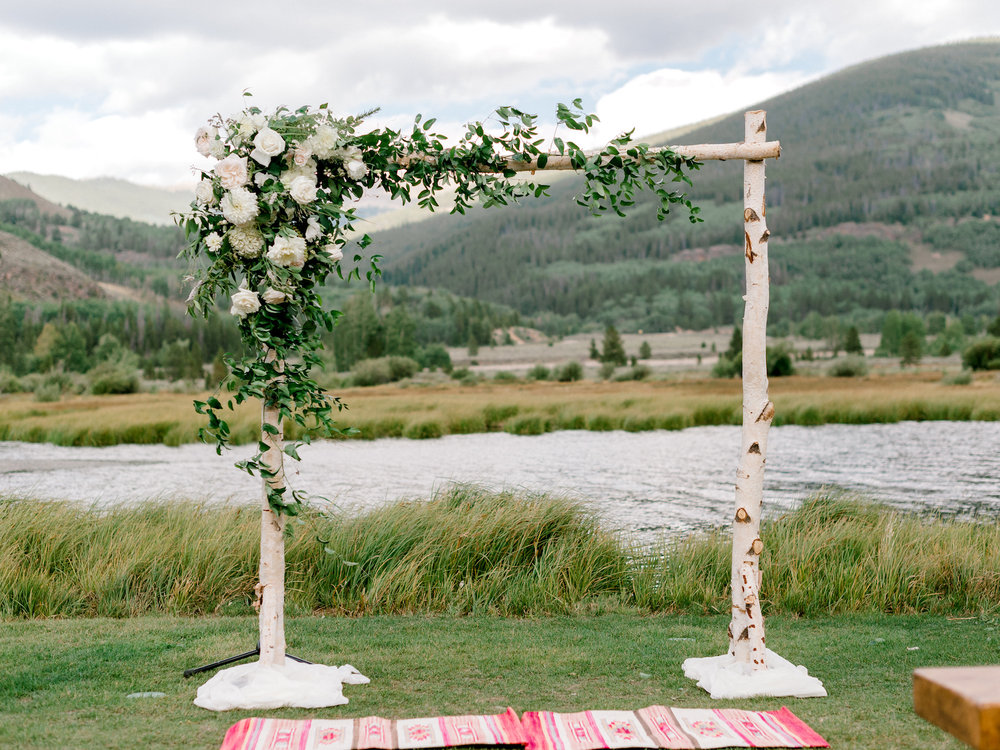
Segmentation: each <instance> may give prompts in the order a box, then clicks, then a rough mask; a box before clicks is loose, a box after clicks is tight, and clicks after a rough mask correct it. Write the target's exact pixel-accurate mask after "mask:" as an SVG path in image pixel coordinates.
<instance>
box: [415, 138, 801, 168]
mask: <svg viewBox="0 0 1000 750" xmlns="http://www.w3.org/2000/svg"><path fill="white" fill-rule="evenodd" d="M625 150H627V147H626V149H625ZM660 151H673V152H674V153H675V154H678V155H679V156H685V157H689V158H693V159H695V160H696V161H728V160H731V159H740V160H743V161H763V160H764V159H777V158H778V157H779V156H781V141H765V142H763V143H702V144H698V145H694V146H658V147H655V148H651V149H649V150H648V151H647V152H646V153H647V154H649V155H653V154H657V153H659V152H660ZM585 153H586V156H587V158H588V159H589V158H591V157H593V156H596V155H597V154H599V153H600V152H599V151H587V152H585ZM623 155H624V154H623ZM626 158H627V156H626ZM419 160H421V159H417V158H403V159H400V161H399V165H400V166H401V167H407V166H409V165H410V164H411V163H412V162H414V161H419ZM504 166H505V167H506V168H507V169H510V170H511V171H514V172H535V171H538V170H544V171H548V170H551V169H560V170H576V169H577V167H575V166H574V165H573V162H572V161H571V160H570V158H569V157H568V156H560V155H559V154H556V155H550V156H548V159H547V161H546V163H545V166H544V167H539V166H538V161H537V160H535V159H533V160H531V161H519V160H516V159H508V160H507V161H506V162H505V164H504Z"/></svg>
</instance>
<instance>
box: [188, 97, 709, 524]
mask: <svg viewBox="0 0 1000 750" xmlns="http://www.w3.org/2000/svg"><path fill="white" fill-rule="evenodd" d="M371 114H373V112H368V113H365V114H364V115H362V116H358V117H346V118H336V117H334V116H333V115H332V114H331V113H330V112H329V109H328V107H327V105H325V104H324V105H321V106H320V107H318V108H310V107H300V108H299V109H296V110H289V109H288V108H285V107H279V108H278V109H276V110H275V111H273V112H272V113H270V114H266V115H265V114H264V113H263V112H262V111H261V110H260V109H259V108H257V107H253V106H251V107H249V108H247V109H246V110H244V111H243V112H242V113H241V114H240V115H239V116H237V117H232V118H228V119H223V118H222V117H221V116H216V117H214V118H212V120H211V121H210V122H209V124H208V125H207V126H206V127H203V128H201V129H199V131H198V133H197V134H196V136H195V144H196V147H197V149H198V151H199V152H200V153H201V154H203V155H204V156H209V157H214V158H215V159H216V163H215V165H214V166H213V167H212V168H211V169H210V170H202V171H201V181H200V182H199V183H198V186H197V188H196V192H195V196H196V197H195V200H194V201H193V202H192V204H191V210H190V211H189V212H187V213H183V214H179V215H178V217H177V218H178V222H179V223H180V224H181V226H182V227H183V228H184V231H185V234H186V237H187V239H188V243H189V244H188V246H187V248H186V249H185V250H184V252H183V253H182V254H183V255H184V256H186V257H187V258H188V259H189V260H190V262H191V264H192V268H193V270H192V276H191V279H192V281H194V282H195V285H194V288H193V289H192V291H191V295H190V296H189V298H188V304H189V312H190V313H191V314H192V315H203V316H208V315H210V314H211V313H212V312H213V310H214V309H215V308H216V304H217V300H219V299H225V298H226V297H228V298H229V299H230V300H231V308H230V313H231V314H232V315H234V316H236V317H237V319H238V324H239V331H240V335H241V337H242V341H243V344H244V350H245V351H246V352H247V354H246V355H245V356H243V357H234V356H229V357H227V358H226V364H227V366H228V368H229V373H230V377H229V378H228V382H229V383H230V384H231V386H230V391H229V395H228V396H222V398H220V395H221V389H220V391H219V392H217V393H216V395H213V396H211V397H210V398H208V399H206V400H205V401H196V402H195V409H196V410H197V411H198V413H200V414H204V415H205V416H206V417H207V424H206V425H205V426H204V427H202V428H201V429H200V430H199V436H200V438H201V439H202V440H203V441H205V442H214V444H215V446H216V450H217V451H218V452H219V453H221V452H222V449H223V448H226V447H228V446H229V439H230V428H229V424H228V422H227V421H226V419H225V418H224V413H225V412H226V411H227V410H232V409H234V408H235V406H236V405H238V404H241V403H243V402H245V401H247V400H250V399H259V400H260V401H261V402H262V403H264V404H266V405H268V406H272V407H275V408H277V410H278V413H279V415H280V417H281V419H282V420H291V421H294V422H295V423H297V424H298V425H299V426H300V427H301V428H302V430H301V433H302V439H301V440H299V441H294V442H289V443H287V444H286V445H284V452H285V453H286V454H287V455H288V456H289V457H290V458H292V459H295V460H298V459H299V455H298V448H299V447H300V446H301V445H302V444H303V443H307V442H309V440H310V438H311V437H313V436H333V435H337V434H345V433H348V432H349V430H342V429H341V428H339V427H338V426H337V425H336V423H335V421H334V413H335V411H339V410H340V409H342V408H343V404H342V402H341V401H340V399H339V398H338V397H336V396H331V395H329V394H327V393H326V392H325V391H324V390H323V389H322V388H320V386H319V385H318V384H317V382H316V381H315V380H314V379H313V378H312V377H311V374H310V373H311V371H312V368H313V367H316V366H317V365H319V364H320V357H319V351H320V349H321V347H322V339H321V336H322V334H323V332H325V331H330V330H332V329H333V328H334V326H335V325H336V322H337V318H338V317H339V316H340V314H341V313H340V312H339V311H337V310H333V309H329V308H327V307H326V306H325V305H324V302H323V296H322V291H323V287H324V284H326V283H327V281H328V279H329V278H330V277H331V275H335V276H336V277H338V278H340V279H348V280H349V279H356V280H360V279H361V278H362V276H364V278H365V280H366V281H367V282H368V283H369V284H370V285H372V286H373V287H374V285H375V281H376V279H377V278H378V276H379V260H380V257H379V256H378V255H372V256H371V257H370V258H369V259H368V260H367V261H366V260H365V257H364V252H363V251H364V250H365V248H367V247H368V246H369V245H370V244H371V238H370V237H369V236H368V235H367V234H360V235H359V233H358V232H356V230H355V221H356V220H357V218H358V216H357V209H356V208H355V207H354V206H353V203H354V202H355V201H356V200H357V199H359V198H360V197H361V196H362V195H363V194H364V192H365V191H366V190H372V189H380V190H382V191H384V193H385V194H387V195H389V196H390V197H391V198H392V199H394V200H396V201H399V202H400V203H402V204H405V203H408V202H410V201H412V200H415V201H416V203H417V204H418V205H419V206H420V207H421V208H425V209H427V210H429V211H434V210H435V209H437V208H439V207H440V206H439V202H438V196H439V194H440V193H441V191H442V190H444V189H446V188H449V189H452V190H453V201H454V203H453V205H452V207H451V212H452V213H465V212H466V211H467V210H468V209H470V208H472V207H473V206H474V205H476V204H479V205H481V206H482V207H484V208H490V207H492V206H503V205H508V204H511V203H515V202H517V201H518V200H520V199H522V198H526V197H529V196H533V197H539V196H542V195H547V194H548V186H547V185H544V184H541V183H537V182H535V181H534V179H533V178H530V179H527V180H522V179H515V178H516V177H517V174H518V173H519V172H521V171H532V172H533V171H534V169H545V168H546V165H547V164H548V162H549V160H550V159H552V158H555V157H557V156H558V157H560V158H568V160H569V162H570V166H571V167H572V168H573V169H575V170H577V171H580V172H582V173H583V176H584V187H583V190H582V191H581V193H580V195H579V196H578V197H577V202H578V203H579V204H580V205H582V206H585V207H586V208H588V209H589V210H590V211H592V212H593V213H604V212H609V211H610V212H614V213H616V214H618V215H619V216H624V215H625V213H626V211H627V209H629V208H630V207H632V206H633V205H634V203H635V196H636V194H637V193H638V192H639V191H641V190H649V191H651V192H652V193H653V194H654V195H655V196H656V197H657V199H658V201H659V204H658V208H657V216H658V218H660V219H663V218H664V217H665V216H666V215H667V213H668V212H669V211H670V209H671V207H672V206H675V205H681V206H683V207H684V208H686V209H687V212H688V214H687V215H688V218H689V219H690V221H692V222H697V221H700V218H699V217H698V208H697V207H696V206H694V205H692V203H691V201H690V200H689V199H688V198H687V197H686V195H685V194H684V192H683V190H678V189H677V186H678V184H679V185H681V186H683V185H685V184H688V185H689V184H690V178H689V176H688V172H690V171H691V170H694V169H697V168H698V167H699V166H700V165H699V164H698V163H697V162H696V161H695V160H694V159H692V158H688V157H682V156H679V155H677V154H675V153H673V152H671V151H669V150H659V149H657V150H655V151H654V150H651V149H650V147H649V146H648V145H646V144H643V143H635V142H633V140H632V134H631V132H630V133H626V134H623V135H621V136H620V137H618V138H616V139H614V140H613V141H611V143H609V144H608V145H607V146H606V147H605V148H604V149H602V150H601V151H599V152H596V153H587V152H585V151H584V150H583V149H582V148H581V147H580V146H578V145H577V144H576V143H574V142H573V141H570V140H564V139H562V138H559V137H553V139H552V141H551V146H550V147H546V148H544V149H543V146H545V145H546V141H545V139H543V138H540V137H539V135H538V129H537V117H536V116H535V115H532V114H528V113H525V112H522V111H520V110H518V109H515V108H513V107H500V108H498V109H497V110H496V111H495V112H494V113H493V115H492V117H491V119H490V121H489V122H488V123H487V124H484V123H481V122H474V123H470V124H469V125H467V128H466V132H465V134H464V135H463V136H462V137H461V138H460V139H458V141H457V142H455V143H454V144H452V145H449V144H448V139H447V138H446V136H444V135H442V134H440V133H436V132H434V124H435V120H434V119H427V120H424V119H423V118H422V117H421V116H419V115H418V116H417V117H416V119H415V122H414V124H413V128H412V130H411V131H410V132H408V133H405V134H404V133H403V132H402V131H397V130H393V129H391V128H373V129H365V128H363V125H364V119H365V117H367V116H369V115H371ZM556 118H557V120H558V123H559V125H560V126H562V127H565V128H566V129H568V130H570V131H576V132H584V133H586V132H588V131H589V129H590V128H591V127H592V126H593V123H594V122H595V121H596V119H597V118H596V116H594V115H592V114H586V113H584V112H583V110H582V108H581V102H580V100H576V101H575V102H573V104H572V105H571V106H567V105H563V104H560V105H559V106H558V108H557V111H556ZM345 252H348V253H350V255H351V256H352V257H353V261H354V263H353V265H352V266H350V267H349V268H348V267H347V264H346V263H345V262H344V256H345ZM362 269H364V271H362ZM223 398H224V399H225V402H223V400H222V399H223ZM263 430H264V431H265V432H270V433H271V434H273V435H277V434H279V431H278V428H276V427H275V426H273V425H268V424H265V425H263ZM268 448H269V446H268V445H267V444H266V443H264V442H263V441H261V442H259V444H258V451H257V452H256V454H255V455H253V456H252V457H251V458H249V459H247V460H245V461H241V462H239V463H238V464H237V466H238V467H240V468H241V469H243V470H244V471H247V472H249V473H250V474H251V475H253V474H260V475H261V476H264V477H274V475H275V472H274V471H272V468H271V467H269V466H267V465H266V464H265V463H264V461H263V456H264V453H265V452H266V451H267V450H268ZM271 484H272V483H265V485H266V486H267V487H268V490H267V492H268V504H269V505H270V506H271V508H272V509H274V510H275V511H276V512H278V513H285V514H289V515H294V514H296V513H297V512H298V510H299V508H300V505H301V502H302V500H303V498H302V497H301V495H300V494H299V493H295V492H293V493H290V497H286V496H285V490H284V487H283V486H278V487H273V486H271Z"/></svg>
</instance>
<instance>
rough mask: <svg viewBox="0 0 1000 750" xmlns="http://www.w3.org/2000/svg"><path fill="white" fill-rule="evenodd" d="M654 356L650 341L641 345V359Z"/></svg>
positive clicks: (703, 343) (702, 343)
mask: <svg viewBox="0 0 1000 750" xmlns="http://www.w3.org/2000/svg"><path fill="white" fill-rule="evenodd" d="M701 345H702V346H704V345H705V342H704V341H702V342H701ZM652 356H653V349H652V348H651V347H650V345H649V342H648V341H643V342H642V343H641V344H640V345H639V359H649V358H650V357H652Z"/></svg>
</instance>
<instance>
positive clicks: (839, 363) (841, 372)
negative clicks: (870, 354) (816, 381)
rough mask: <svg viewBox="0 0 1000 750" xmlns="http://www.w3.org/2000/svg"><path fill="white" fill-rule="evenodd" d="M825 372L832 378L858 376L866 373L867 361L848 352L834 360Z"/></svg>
mask: <svg viewBox="0 0 1000 750" xmlns="http://www.w3.org/2000/svg"><path fill="white" fill-rule="evenodd" d="M827 374H828V375H830V377H834V378H860V377H861V376H863V375H867V374H868V362H866V361H865V358H864V357H862V356H860V355H858V354H848V355H847V356H846V357H843V358H842V359H838V360H836V361H835V362H834V363H833V365H831V366H830V369H829V370H827Z"/></svg>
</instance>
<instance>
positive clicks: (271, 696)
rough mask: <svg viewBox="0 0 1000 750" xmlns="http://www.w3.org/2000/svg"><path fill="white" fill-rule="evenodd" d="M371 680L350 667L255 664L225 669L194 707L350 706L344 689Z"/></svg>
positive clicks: (201, 691) (202, 690)
mask: <svg viewBox="0 0 1000 750" xmlns="http://www.w3.org/2000/svg"><path fill="white" fill-rule="evenodd" d="M367 682H369V679H368V678H367V677H365V676H364V675H363V674H361V673H360V672H358V670H356V669H355V668H354V667H352V666H351V665H350V664H345V665H344V666H342V667H328V666H326V665H323V664H302V663H301V662H297V661H294V660H292V659H285V663H284V666H280V667H279V666H272V665H267V664H262V663H261V662H259V661H255V662H253V663H252V664H240V665H239V666H238V667H230V668H229V669H223V670H222V671H220V672H218V673H216V674H215V676H214V677H212V679H210V680H209V681H208V682H206V683H205V684H204V685H202V686H201V687H200V688H198V697H197V698H195V699H194V704H195V705H196V706H199V707H201V708H207V709H208V710H209V711H229V710H231V709H234V708H244V709H258V708H283V707H285V706H289V707H294V708H325V707H326V706H341V705H343V704H345V703H347V698H345V697H344V691H343V686H344V685H363V684H365V683H367Z"/></svg>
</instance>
